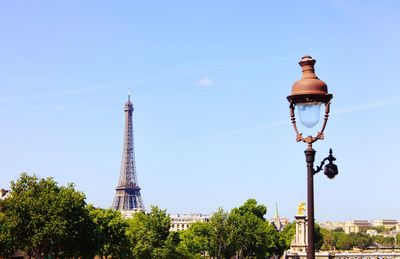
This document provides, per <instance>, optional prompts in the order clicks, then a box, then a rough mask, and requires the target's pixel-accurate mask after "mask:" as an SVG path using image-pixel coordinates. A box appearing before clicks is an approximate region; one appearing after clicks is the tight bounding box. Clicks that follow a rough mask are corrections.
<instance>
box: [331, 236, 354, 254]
mask: <svg viewBox="0 0 400 259" xmlns="http://www.w3.org/2000/svg"><path fill="white" fill-rule="evenodd" d="M335 239H336V249H338V250H350V249H352V248H353V244H354V242H353V240H352V239H351V237H350V236H349V235H348V234H346V233H344V232H336V233H335Z"/></svg>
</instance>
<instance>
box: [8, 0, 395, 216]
mask: <svg viewBox="0 0 400 259" xmlns="http://www.w3.org/2000/svg"><path fill="white" fill-rule="evenodd" d="M399 12H400V3H399V2H398V1H380V2H379V3H378V2H377V1H361V0H360V1H344V0H343V1H333V0H324V1H302V2H299V1H142V2H140V1H117V2H115V1H113V2H110V1H40V2H37V1H4V2H2V3H0V35H1V41H0V118H1V125H2V126H1V127H0V147H1V148H0V157H1V161H2V162H1V163H0V172H1V173H0V186H1V187H3V188H8V187H9V182H10V181H11V180H16V179H17V178H18V176H19V174H20V173H21V172H23V171H27V172H29V173H36V174H38V175H39V176H41V177H46V176H53V177H54V178H55V179H56V180H57V181H58V182H59V183H60V184H66V183H68V182H73V183H75V184H76V187H77V189H79V190H81V191H83V192H84V193H85V194H86V195H87V201H88V202H89V203H93V204H94V205H96V206H100V207H109V206H110V205H111V202H112V199H113V197H114V194H115V187H116V185H117V181H118V177H119V168H120V160H121V149H122V137H123V127H124V113H123V105H124V103H125V102H126V99H127V89H128V88H131V89H132V94H133V96H132V98H133V102H134V106H135V113H134V131H135V150H136V167H137V170H138V181H139V184H140V186H141V187H142V196H143V200H144V202H145V205H146V206H147V207H149V206H150V205H151V204H153V205H158V206H159V207H161V208H164V209H167V210H168V212H171V213H176V212H180V213H189V212H201V213H211V212H213V211H215V210H216V209H217V208H218V207H220V206H221V207H223V208H224V209H231V208H232V207H235V206H239V205H241V204H242V203H243V202H244V201H245V200H246V199H248V198H255V199H257V200H258V201H259V202H260V203H263V204H265V205H267V206H268V208H269V211H268V216H269V217H272V215H273V208H274V206H275V203H277V204H278V207H279V210H280V214H281V215H282V216H285V217H289V218H292V217H293V215H294V214H295V213H296V208H297V205H298V203H299V202H302V201H305V200H306V168H305V161H304V153H303V151H304V149H305V148H306V146H305V145H304V144H302V143H296V142H295V134H294V132H293V129H292V128H291V125H290V124H289V122H290V119H289V111H288V103H287V101H286V96H287V95H288V94H289V93H290V90H291V86H292V84H293V83H294V82H295V81H296V80H298V79H299V78H300V77H301V70H300V67H299V65H298V64H297V63H298V61H299V60H300V58H301V57H302V56H303V55H306V54H307V55H311V56H313V57H314V58H315V59H316V60H317V63H316V72H317V75H318V76H319V77H320V78H321V79H322V80H324V81H325V82H326V83H327V84H328V87H329V91H330V92H331V93H332V94H333V96H334V98H333V102H332V107H331V116H330V120H329V122H328V125H327V129H326V134H325V140H324V141H321V142H318V143H316V144H315V149H316V150H317V155H316V160H317V161H318V162H319V161H320V160H322V159H323V158H324V157H325V156H326V155H327V154H328V150H329V148H330V147H332V148H333V151H334V155H335V156H336V157H337V159H338V160H337V164H338V166H339V170H340V173H339V175H338V176H337V177H336V178H335V179H334V180H328V179H327V178H326V177H325V176H324V175H323V174H320V175H316V177H315V204H316V209H315V217H316V219H317V220H349V219H380V218H393V219H400V204H399V202H398V198H397V193H398V187H399V182H400V174H399V169H398V156H399V154H400V153H399V149H398V146H399V144H400V141H399V139H398V137H397V135H398V128H399V126H400V125H399V121H398V117H399V112H400V108H399V105H400V89H399V85H400V79H399V72H398V71H399V60H400V51H399V46H400V30H399V29H398V25H399V24H400V16H399V15H398V13H399Z"/></svg>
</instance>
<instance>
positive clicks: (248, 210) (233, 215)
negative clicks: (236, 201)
mask: <svg viewBox="0 0 400 259" xmlns="http://www.w3.org/2000/svg"><path fill="white" fill-rule="evenodd" d="M266 212H267V208H266V206H264V205H261V204H257V201H256V200H254V199H249V200H247V201H246V202H245V203H244V204H243V205H242V206H240V207H239V208H234V209H232V211H231V212H230V214H229V217H228V226H229V230H230V231H229V238H228V240H229V243H230V244H231V246H232V247H233V248H234V250H235V252H236V255H237V256H238V257H256V258H265V257H266V256H271V255H273V254H275V253H278V251H280V249H279V245H278V244H279V235H278V233H277V231H276V230H275V228H274V227H273V226H272V225H270V224H269V223H268V222H266V221H265V219H264V215H265V214H266Z"/></svg>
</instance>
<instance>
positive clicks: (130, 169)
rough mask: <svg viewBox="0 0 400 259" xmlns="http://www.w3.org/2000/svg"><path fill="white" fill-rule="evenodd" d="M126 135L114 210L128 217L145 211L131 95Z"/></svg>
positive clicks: (126, 112)
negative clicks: (136, 154)
mask: <svg viewBox="0 0 400 259" xmlns="http://www.w3.org/2000/svg"><path fill="white" fill-rule="evenodd" d="M124 111H125V134H124V146H123V150H122V162H121V171H120V175H119V182H118V186H117V188H116V189H115V190H116V194H115V197H114V201H113V205H112V208H113V209H115V210H119V211H121V212H122V214H123V215H124V216H126V217H129V216H130V215H132V214H133V213H135V212H138V211H145V208H144V205H143V201H142V196H141V195H140V187H139V184H138V181H137V179H136V166H135V152H134V149H133V123H132V114H133V104H132V102H131V98H130V94H128V102H127V103H126V104H125V108H124Z"/></svg>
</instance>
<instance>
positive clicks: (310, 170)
mask: <svg viewBox="0 0 400 259" xmlns="http://www.w3.org/2000/svg"><path fill="white" fill-rule="evenodd" d="M304 153H305V154H306V162H307V259H314V258H315V246H314V160H315V150H314V149H313V148H312V146H311V144H309V145H308V148H307V149H306V150H305V151H304Z"/></svg>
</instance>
